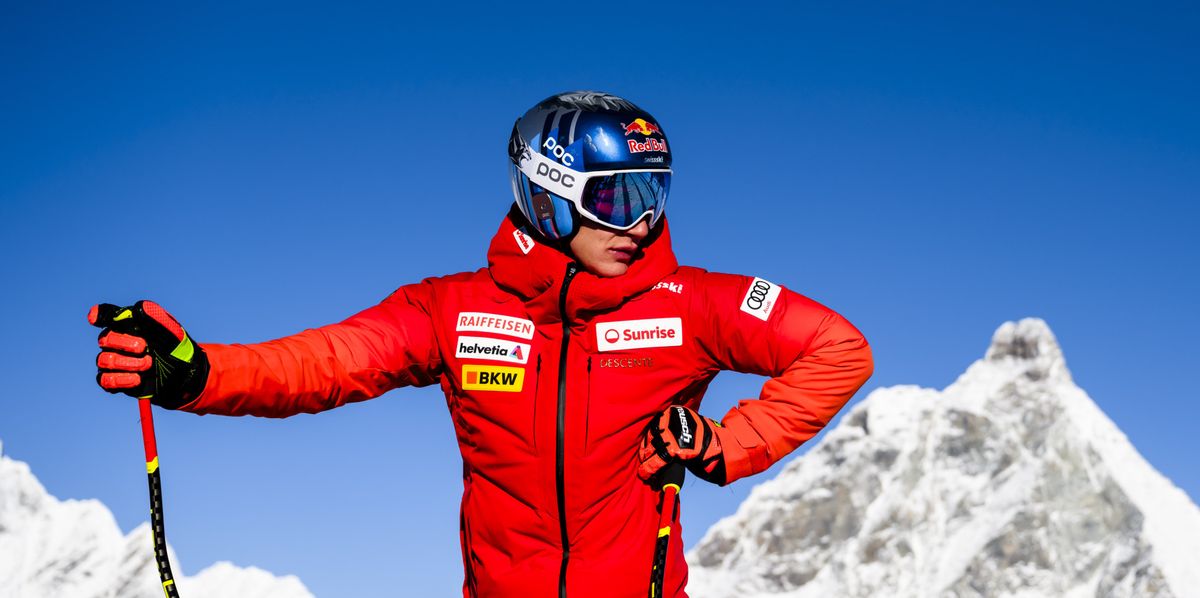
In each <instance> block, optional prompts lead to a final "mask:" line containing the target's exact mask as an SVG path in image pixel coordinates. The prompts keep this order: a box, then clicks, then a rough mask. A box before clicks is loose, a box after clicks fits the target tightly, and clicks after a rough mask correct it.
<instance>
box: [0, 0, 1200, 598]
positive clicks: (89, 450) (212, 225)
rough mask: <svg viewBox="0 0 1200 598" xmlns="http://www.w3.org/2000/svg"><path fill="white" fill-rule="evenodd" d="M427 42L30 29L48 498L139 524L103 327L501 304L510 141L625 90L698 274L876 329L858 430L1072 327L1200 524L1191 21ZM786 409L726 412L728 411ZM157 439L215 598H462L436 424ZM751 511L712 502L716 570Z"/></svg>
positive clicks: (234, 16) (1198, 174)
mask: <svg viewBox="0 0 1200 598" xmlns="http://www.w3.org/2000/svg"><path fill="white" fill-rule="evenodd" d="M397 6H398V3H381V4H379V5H375V6H366V5H360V6H356V7H353V8H351V7H346V6H340V7H338V8H330V7H319V6H314V5H311V4H308V3H296V2H288V3H278V4H273V5H254V6H251V5H249V4H247V3H235V4H231V5H226V6H209V5H208V4H205V5H204V6H203V8H200V7H197V6H191V5H188V6H182V5H180V4H178V3H171V4H169V5H163V4H162V3H135V4H129V3H123V4H120V5H117V6H116V7H113V6H97V5H94V4H89V3H76V4H75V5H73V6H72V5H69V4H56V5H53V6H51V5H48V4H46V3H19V4H14V3H9V5H7V6H6V8H5V10H4V13H5V15H4V17H3V18H2V19H0V82H2V88H3V93H0V125H2V127H0V131H2V132H3V135H2V136H0V249H2V250H3V257H4V259H3V260H2V265H0V276H2V277H3V281H4V283H3V286H4V292H3V293H2V294H0V308H2V310H0V313H4V314H6V315H7V318H6V319H5V322H4V324H3V328H2V329H3V342H2V343H0V373H2V375H0V381H2V382H3V388H0V396H2V397H3V398H2V399H0V439H2V440H3V442H4V450H5V452H6V453H7V454H9V455H10V456H12V457H14V458H17V459H21V460H24V461H28V462H29V463H30V464H31V465H32V467H33V469H34V471H35V472H36V473H37V475H38V476H39V477H40V478H41V480H42V481H43V482H44V483H45V484H46V486H47V487H48V488H49V490H50V491H51V492H53V493H54V494H55V495H57V496H59V497H63V498H68V497H69V498H98V499H100V500H102V501H104V503H105V504H107V505H108V506H109V507H111V508H112V509H113V511H114V512H115V513H116V516H117V519H118V521H119V522H120V524H121V526H122V527H123V528H124V529H126V530H128V529H130V528H132V527H133V526H134V525H136V524H137V523H138V522H140V521H142V520H144V519H145V517H146V496H145V492H146V491H145V478H144V474H143V469H142V464H141V453H140V450H141V449H140V445H139V436H138V427H137V409H136V408H135V406H134V404H133V402H132V401H130V400H127V399H125V398H123V397H120V396H117V397H112V396H109V395H106V394H104V393H103V392H101V391H99V390H98V389H97V388H96V387H95V385H94V381H93V371H94V370H93V369H92V364H93V358H94V354H95V352H96V348H95V345H94V338H95V331H94V330H93V329H91V328H90V327H88V326H87V325H86V323H85V321H84V315H85V312H86V311H87V308H88V306H89V305H91V304H92V303H94V302H97V301H110V302H117V303H121V302H132V301H135V300H137V299H139V298H143V297H146V298H153V299H155V300H157V301H159V302H161V303H163V304H164V305H166V306H168V307H169V308H170V309H171V310H172V311H173V312H174V313H175V314H176V315H177V316H178V317H179V318H180V319H181V320H182V321H183V322H184V324H185V325H186V326H187V327H188V329H189V330H190V331H191V332H192V334H193V336H194V337H195V338H197V339H199V340H201V341H213V342H222V341H223V342H233V341H240V342H251V341H259V340H266V339H269V338H274V337H278V336H282V335H285V334H289V333H292V332H296V331H298V330H300V329H302V328H305V327H309V326H315V325H319V324H323V323H327V322H331V321H336V320H339V319H341V318H343V317H345V316H346V315H349V314H351V313H353V312H355V311H357V310H359V309H361V308H363V307H366V306H368V305H370V304H372V303H374V302H376V301H378V300H379V299H381V298H382V297H384V296H385V295H386V294H387V293H388V292H390V291H391V290H392V289H393V288H395V287H397V286H400V285H401V284H406V283H410V282H414V281H417V280H419V279H421V278H423V277H425V276H429V275H437V274H445V273H450V272H456V271H461V270H468V269H475V268H477V267H480V266H482V265H484V251H485V248H486V245H487V242H488V239H489V237H490V236H491V234H492V233H493V232H494V230H495V228H496V226H497V224H498V222H499V219H500V217H501V215H502V214H503V213H504V212H505V210H506V209H507V206H508V204H509V202H510V201H511V197H510V191H509V186H508V182H507V178H506V171H505V162H504V161H505V153H504V148H505V143H506V140H507V136H508V133H509V129H510V128H511V126H512V122H513V119H514V118H516V116H518V115H519V114H520V113H521V112H522V111H524V109H525V108H526V107H528V106H529V105H531V104H532V103H533V102H535V101H537V100H540V99H541V98H543V97H545V96H547V95H550V94H551V93H554V92H558V91H562V90H567V89H577V88H596V89H603V90H608V91H612V92H614V93H617V94H620V95H624V96H627V97H629V98H631V99H633V100H634V101H636V102H638V103H639V104H641V105H642V106H643V107H645V108H647V109H648V110H650V111H651V112H652V113H653V114H654V115H655V116H656V117H657V118H658V119H659V121H660V122H661V123H662V124H663V126H664V127H665V129H666V131H667V133H668V135H669V136H670V139H671V142H672V148H673V150H674V154H675V172H676V175H675V181H674V184H673V185H672V197H671V204H670V207H669V209H668V214H669V217H670V219H671V220H672V223H673V230H674V237H675V242H676V251H677V253H678V255H679V257H680V259H681V261H682V262H684V263H687V264H693V265H698V266H702V267H706V268H709V269H712V270H720V271H732V272H740V273H746V274H752V275H759V276H762V277H764V278H767V279H769V280H772V281H776V282H779V283H782V284H784V285H787V286H789V287H791V288H793V289H796V290H798V291H800V292H802V293H806V294H808V295H810V296H812V297H814V298H816V299H818V300H820V301H822V302H825V303H827V304H829V305H831V306H833V307H834V308H836V309H838V310H839V311H841V312H843V313H844V314H846V315H847V316H848V317H849V318H850V319H851V320H852V321H853V322H855V323H856V324H857V325H858V326H859V327H860V328H861V329H862V330H863V331H864V332H865V333H866V335H867V336H868V338H869V339H870V340H871V342H872V344H873V346H874V349H875V355H876V360H877V364H878V365H877V370H876V375H875V377H874V378H873V379H872V380H871V381H870V382H869V383H868V386H867V388H866V389H865V390H864V392H863V393H862V394H861V395H860V398H861V396H864V395H865V394H866V390H870V389H871V388H875V387H879V386H886V385H893V384H901V383H913V384H921V385H925V386H935V387H942V386H945V385H946V384H948V383H950V382H951V381H952V380H953V379H954V377H955V376H956V375H957V374H958V373H959V372H961V371H962V370H963V369H964V368H965V367H966V366H967V365H968V364H969V363H970V362H971V361H972V360H974V359H976V358H978V357H979V356H981V355H982V353H983V351H984V350H985V348H986V346H987V343H988V340H989V338H990V334H991V332H992V331H993V330H994V329H995V327H996V326H997V325H999V324H1000V323H1001V322H1003V321H1004V320H1009V319H1015V318H1020V317H1024V316H1040V317H1043V318H1045V319H1046V320H1047V321H1048V322H1049V323H1050V325H1051V327H1052V328H1053V329H1054V331H1055V332H1056V333H1057V335H1058V337H1059V339H1060V341H1061V343H1062V345H1063V347H1064V350H1065V351H1066V355H1067V359H1068V364H1069V366H1070V368H1071V370H1072V372H1073V373H1074V375H1075V378H1076V381H1077V382H1078V383H1079V384H1080V385H1081V386H1083V387H1084V388H1085V389H1086V390H1087V391H1088V392H1089V393H1090V394H1091V396H1092V397H1093V398H1094V399H1096V401H1097V402H1098V403H1099V404H1100V406H1101V407H1102V408H1103V409H1104V411H1105V412H1106V413H1108V414H1109V415H1110V416H1111V417H1112V418H1113V419H1114V420H1115V421H1116V422H1117V424H1118V425H1119V426H1120V427H1121V428H1122V429H1123V430H1125V432H1126V433H1127V434H1128V435H1129V436H1130V438H1131V439H1132V441H1133V443H1134V444H1135V445H1136V446H1137V447H1138V449H1139V450H1140V451H1141V452H1142V453H1143V454H1144V455H1145V456H1146V457H1147V458H1148V459H1149V460H1150V462H1151V463H1153V464H1154V465H1155V466H1156V467H1157V468H1159V470H1160V471H1162V472H1163V473H1165V474H1166V475H1167V476H1168V477H1170V478H1171V479H1173V480H1175V482H1176V483H1177V484H1179V485H1180V486H1181V487H1183V488H1184V489H1185V490H1186V491H1187V492H1188V493H1189V494H1190V495H1191V496H1192V497H1198V496H1200V466H1198V465H1197V463H1196V455H1197V454H1198V453H1200V450H1198V449H1200V446H1198V443H1197V441H1196V428H1197V422H1200V400H1198V399H1200V396H1197V395H1198V392H1197V390H1196V388H1197V383H1196V377H1195V372H1196V366H1195V361H1196V357H1197V351H1196V348H1195V347H1196V338H1197V337H1198V336H1200V317H1198V316H1197V313H1196V312H1197V310H1196V307H1197V305H1200V297H1198V295H1200V293H1198V290H1200V289H1198V285H1200V282H1198V278H1200V277H1198V276H1197V274H1198V273H1200V268H1198V267H1197V266H1198V264H1197V258H1198V257H1200V242H1198V241H1197V235H1196V229H1197V226H1196V221H1197V216H1198V215H1200V208H1198V207H1197V203H1198V200H1200V142H1198V141H1197V140H1198V139H1200V110H1197V107H1198V106H1200V77H1197V73H1200V48H1198V41H1197V40H1198V39H1200V35H1198V34H1197V31H1200V13H1198V12H1197V8H1196V5H1195V4H1191V5H1190V6H1188V5H1183V4H1181V5H1178V6H1172V5H1165V4H1157V5H1151V4H1147V3H1139V4H1137V5H1131V4H1128V3H1087V4H1080V3H1075V4H1070V5H1064V8H1059V9H1055V8H1051V7H1049V5H1048V4H1047V3H1023V4H1016V3H1003V6H1001V7H994V6H993V7H984V8H981V7H978V6H969V7H968V6H965V5H964V4H963V3H960V2H955V3H949V2H947V3H944V4H936V5H916V4H912V3H906V4H903V5H896V6H893V7H890V8H884V9H868V8H866V7H863V6H847V7H845V8H843V7H841V6H837V5H836V3H822V4H820V5H815V6H803V5H800V4H795V3H787V4H780V5H775V6H772V7H762V8H756V6H757V5H752V4H747V3H734V4H732V5H726V6H724V7H716V6H710V5H706V4H704V3H688V4H686V5H678V6H673V7H671V6H663V5H655V6H656V7H655V8H648V6H650V5H649V4H646V5H644V6H639V5H635V4H628V3H616V2H609V3H599V4H597V3H589V4H586V5H582V6H586V7H587V8H586V9H581V8H579V7H580V6H581V5H579V4H572V3H562V4H553V5H535V4H532V3H505V4H504V5H503V6H490V5H487V4H480V5H471V4H463V3H451V4H448V5H447V7H446V8H440V7H434V6H433V3H426V4H425V5H424V6H423V7H422V8H420V9H409V8H404V9H400V8H397ZM758 383H759V381H758V380H756V379H754V378H753V377H749V376H738V375H725V376H722V377H721V378H720V379H719V380H718V382H717V383H716V384H714V386H713V387H712V390H711V392H710V394H709V399H708V402H707V403H706V409H705V411H706V412H707V414H709V415H714V416H716V415H720V414H721V413H723V412H724V411H725V410H726V409H727V408H728V407H729V406H730V405H731V404H733V403H734V401H735V400H736V399H738V398H743V397H746V396H750V395H752V394H754V393H755V392H756V391H757V385H758ZM158 424H159V441H160V448H161V451H162V454H163V463H164V465H163V472H164V476H165V485H166V492H167V509H168V513H167V525H168V531H169V537H170V540H171V542H172V543H173V544H174V546H175V547H176V549H177V550H178V553H179V557H180V560H181V561H182V565H183V569H184V570H186V571H187V572H189V573H194V572H195V571H196V570H197V569H198V568H199V567H200V566H202V565H206V564H208V563H210V562H212V561H214V560H217V559H230V560H233V561H235V562H237V563H239V564H243V565H245V564H254V565H258V566H261V567H264V568H266V569H269V570H271V571H274V572H278V573H295V574H297V575H299V576H300V577H301V578H302V579H303V580H304V581H305V582H306V583H307V584H308V585H309V587H311V588H312V589H313V590H314V591H315V592H316V593H317V595H319V596H322V597H329V596H335V597H336V596H364V595H381V594H380V593H378V592H372V591H369V590H368V588H369V587H372V586H374V584H378V583H381V582H382V583H385V584H388V585H391V586H396V587H403V588H406V591H405V592H400V591H397V592H391V593H389V592H384V593H383V595H400V594H402V593H403V594H406V595H422V596H453V595H456V593H457V591H458V589H457V588H458V584H459V582H460V579H461V568H460V561H459V556H458V547H457V542H458V538H457V504H458V495H459V493H460V492H461V482H460V479H459V476H460V469H459V467H460V466H459V458H458V454H457V449H456V446H455V444H454V441H453V435H452V431H451V426H450V423H449V418H448V417H447V416H446V408H445V403H444V401H443V399H442V397H441V396H440V394H439V392H438V391H437V390H436V389H423V390H416V391H414V390H411V389H408V390H400V391H396V392H393V393H391V394H388V395H386V396H384V397H382V398H380V399H378V400H375V401H370V402H367V403H364V404H360V405H354V406H350V407H347V408H344V409H341V410H337V411H334V412H329V413H325V414H322V415H319V416H301V417H296V418H292V419H288V420H279V421H274V420H260V419H251V418H242V419H231V418H219V417H204V418H199V417H196V416H192V415H188V414H179V413H163V414H161V415H160V416H159V418H158ZM768 475H769V474H768ZM753 483H754V482H753V481H747V482H742V483H739V484H736V485H734V486H733V487H731V488H727V489H717V488H712V487H707V486H703V485H700V484H689V486H688V487H687V488H686V489H685V500H686V504H685V511H684V513H685V525H686V526H687V527H686V537H687V539H688V540H689V541H690V542H694V541H695V540H696V539H698V537H699V535H700V534H701V533H702V532H703V530H704V529H706V528H707V527H708V525H710V524H711V523H712V522H714V521H715V520H716V519H717V518H718V517H720V516H722V515H725V514H728V513H731V512H732V511H733V510H734V508H735V507H736V505H737V504H738V503H739V502H740V501H741V500H742V499H743V498H744V497H745V495H746V494H747V492H748V491H749V489H750V488H751V487H752V485H753Z"/></svg>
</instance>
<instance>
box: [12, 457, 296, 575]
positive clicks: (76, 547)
mask: <svg viewBox="0 0 1200 598" xmlns="http://www.w3.org/2000/svg"><path fill="white" fill-rule="evenodd" d="M152 546H153V543H152V541H151V537H150V527H149V525H148V524H142V525H139V526H138V527H137V528H135V529H134V530H133V531H132V532H130V533H129V534H128V535H122V534H121V531H120V528H118V527H117V522H116V520H115V519H113V516H112V513H111V512H110V511H109V510H108V509H107V508H106V507H105V506H104V505H103V504H101V503H100V502H99V501H96V500H58V499H56V498H54V497H53V496H51V495H50V494H48V493H47V492H46V489H45V488H43V487H42V485H41V483H39V482H38V480H37V478H36V477H34V475H33V474H32V473H31V472H30V470H29V466H28V465H26V464H25V463H22V462H20V461H15V460H12V459H9V458H8V457H5V456H3V453H2V451H0V596H4V597H5V598H162V595H163V591H162V587H161V586H160V585H159V581H158V570H157V568H156V567H155V563H154V551H153V548H152ZM170 558H171V562H172V564H174V565H176V573H177V574H178V572H179V568H178V565H177V564H178V562H179V561H178V559H177V558H176V557H175V554H174V553H173V552H171V553H170ZM176 584H177V586H178V587H179V592H180V594H181V595H183V596H189V597H196V596H199V597H204V598H248V597H255V598H313V596H312V594H311V593H309V591H308V590H307V589H306V588H305V587H304V584H302V583H300V580H299V579H297V578H296V577H294V576H290V575H289V576H286V577H275V576H274V575H271V574H270V573H267V572H266V571H263V570H261V569H256V568H253V567H250V568H246V569H242V568H239V567H235V566H234V565H232V564H229V563H225V562H221V563H217V564H215V565H213V566H211V567H209V568H207V569H205V570H203V571H201V572H200V573H199V574H197V575H196V576H194V577H185V576H179V577H177V578H176Z"/></svg>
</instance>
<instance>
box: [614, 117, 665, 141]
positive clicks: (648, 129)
mask: <svg viewBox="0 0 1200 598" xmlns="http://www.w3.org/2000/svg"><path fill="white" fill-rule="evenodd" d="M621 126H622V127H625V136H626V137H628V136H630V135H633V134H634V133H637V134H639V135H655V134H657V135H662V129H660V128H658V125H656V124H654V123H652V122H647V121H646V119H644V118H635V119H633V122H631V123H629V124H625V123H621Z"/></svg>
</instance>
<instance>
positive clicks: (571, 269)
mask: <svg viewBox="0 0 1200 598" xmlns="http://www.w3.org/2000/svg"><path fill="white" fill-rule="evenodd" d="M578 271H579V269H578V267H577V266H576V265H575V263H574V262H571V263H570V264H567V274H566V276H565V277H564V278H563V284H562V291H561V292H560V293H559V295H558V313H559V315H560V316H562V347H561V348H560V349H559V352H558V429H557V432H556V438H555V440H556V442H557V446H556V448H555V453H556V455H557V462H556V464H555V479H554V483H555V490H557V492H558V532H559V535H560V537H561V539H562V565H561V566H560V567H559V570H558V598H567V561H569V560H570V559H571V545H570V543H569V542H568V539H567V503H566V491H565V489H564V482H563V474H564V472H563V470H564V466H563V458H564V456H565V454H566V451H565V450H564V440H563V430H564V428H566V420H567V346H568V344H569V343H570V341H571V322H570V321H569V320H567V287H569V286H570V285H571V279H573V278H575V274H576V272H578Z"/></svg>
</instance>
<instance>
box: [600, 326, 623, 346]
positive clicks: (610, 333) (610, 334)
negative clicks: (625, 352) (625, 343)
mask: <svg viewBox="0 0 1200 598" xmlns="http://www.w3.org/2000/svg"><path fill="white" fill-rule="evenodd" d="M604 340H606V341H608V342H610V343H615V342H617V341H619V340H621V333H620V332H617V329H616V328H609V329H608V330H605V331H604Z"/></svg>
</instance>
